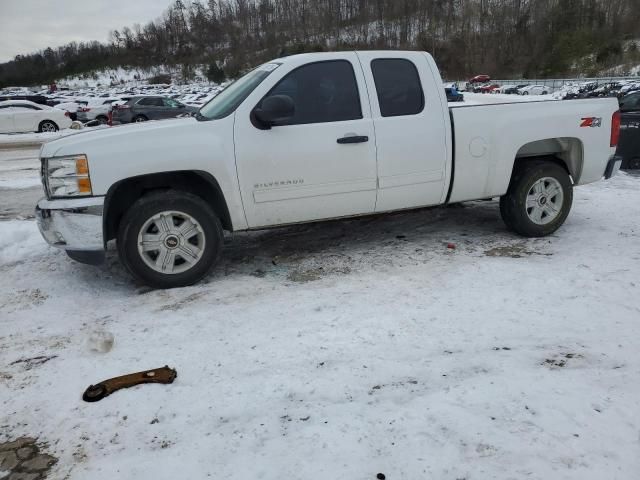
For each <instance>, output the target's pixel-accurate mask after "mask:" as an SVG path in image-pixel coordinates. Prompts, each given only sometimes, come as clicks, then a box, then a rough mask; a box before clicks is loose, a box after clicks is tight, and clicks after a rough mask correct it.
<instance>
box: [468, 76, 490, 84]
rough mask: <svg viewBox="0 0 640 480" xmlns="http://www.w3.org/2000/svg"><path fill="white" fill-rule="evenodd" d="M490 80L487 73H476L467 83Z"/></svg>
mask: <svg viewBox="0 0 640 480" xmlns="http://www.w3.org/2000/svg"><path fill="white" fill-rule="evenodd" d="M490 81H491V77H490V76H489V75H476V76H475V77H473V78H472V79H471V80H469V83H487V82H490Z"/></svg>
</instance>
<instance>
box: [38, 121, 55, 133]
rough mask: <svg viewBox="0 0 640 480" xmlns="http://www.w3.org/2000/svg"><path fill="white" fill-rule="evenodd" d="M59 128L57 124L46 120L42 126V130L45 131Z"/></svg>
mask: <svg viewBox="0 0 640 480" xmlns="http://www.w3.org/2000/svg"><path fill="white" fill-rule="evenodd" d="M57 130H58V129H57V128H56V126H55V125H54V124H53V123H51V122H44V123H43V124H42V127H41V131H43V132H55V131H57Z"/></svg>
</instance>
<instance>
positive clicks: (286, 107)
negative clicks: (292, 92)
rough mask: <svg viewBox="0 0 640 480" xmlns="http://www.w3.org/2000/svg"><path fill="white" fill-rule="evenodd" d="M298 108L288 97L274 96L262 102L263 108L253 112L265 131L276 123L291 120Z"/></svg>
mask: <svg viewBox="0 0 640 480" xmlns="http://www.w3.org/2000/svg"><path fill="white" fill-rule="evenodd" d="M295 111H296V107H295V105H294V103H293V100H292V99H291V97H290V96H288V95H272V96H270V97H267V98H265V99H264V100H263V101H262V106H261V108H256V109H254V110H253V114H254V116H255V118H256V119H257V120H258V122H260V123H261V124H262V126H263V128H265V129H269V128H271V127H272V126H274V125H275V124H276V123H279V122H284V121H286V120H289V119H290V118H291V117H293V115H294V114H295Z"/></svg>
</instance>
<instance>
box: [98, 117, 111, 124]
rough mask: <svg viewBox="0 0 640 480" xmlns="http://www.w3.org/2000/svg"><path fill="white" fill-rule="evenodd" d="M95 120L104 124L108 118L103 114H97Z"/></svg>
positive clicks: (107, 121)
mask: <svg viewBox="0 0 640 480" xmlns="http://www.w3.org/2000/svg"><path fill="white" fill-rule="evenodd" d="M96 120H97V121H98V122H100V125H106V124H107V123H109V119H108V118H107V117H105V116H104V115H98V116H97V117H96Z"/></svg>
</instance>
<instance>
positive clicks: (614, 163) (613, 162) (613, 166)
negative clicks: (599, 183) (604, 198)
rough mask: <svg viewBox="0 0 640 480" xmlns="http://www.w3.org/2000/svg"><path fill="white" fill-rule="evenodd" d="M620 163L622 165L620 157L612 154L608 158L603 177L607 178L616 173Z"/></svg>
mask: <svg viewBox="0 0 640 480" xmlns="http://www.w3.org/2000/svg"><path fill="white" fill-rule="evenodd" d="M621 165H622V157H620V156H618V155H614V156H612V157H611V158H610V159H609V163H607V168H606V170H605V171H604V178H605V179H607V180H608V179H610V178H611V177H613V176H615V174H616V173H618V170H620V166H621Z"/></svg>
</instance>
